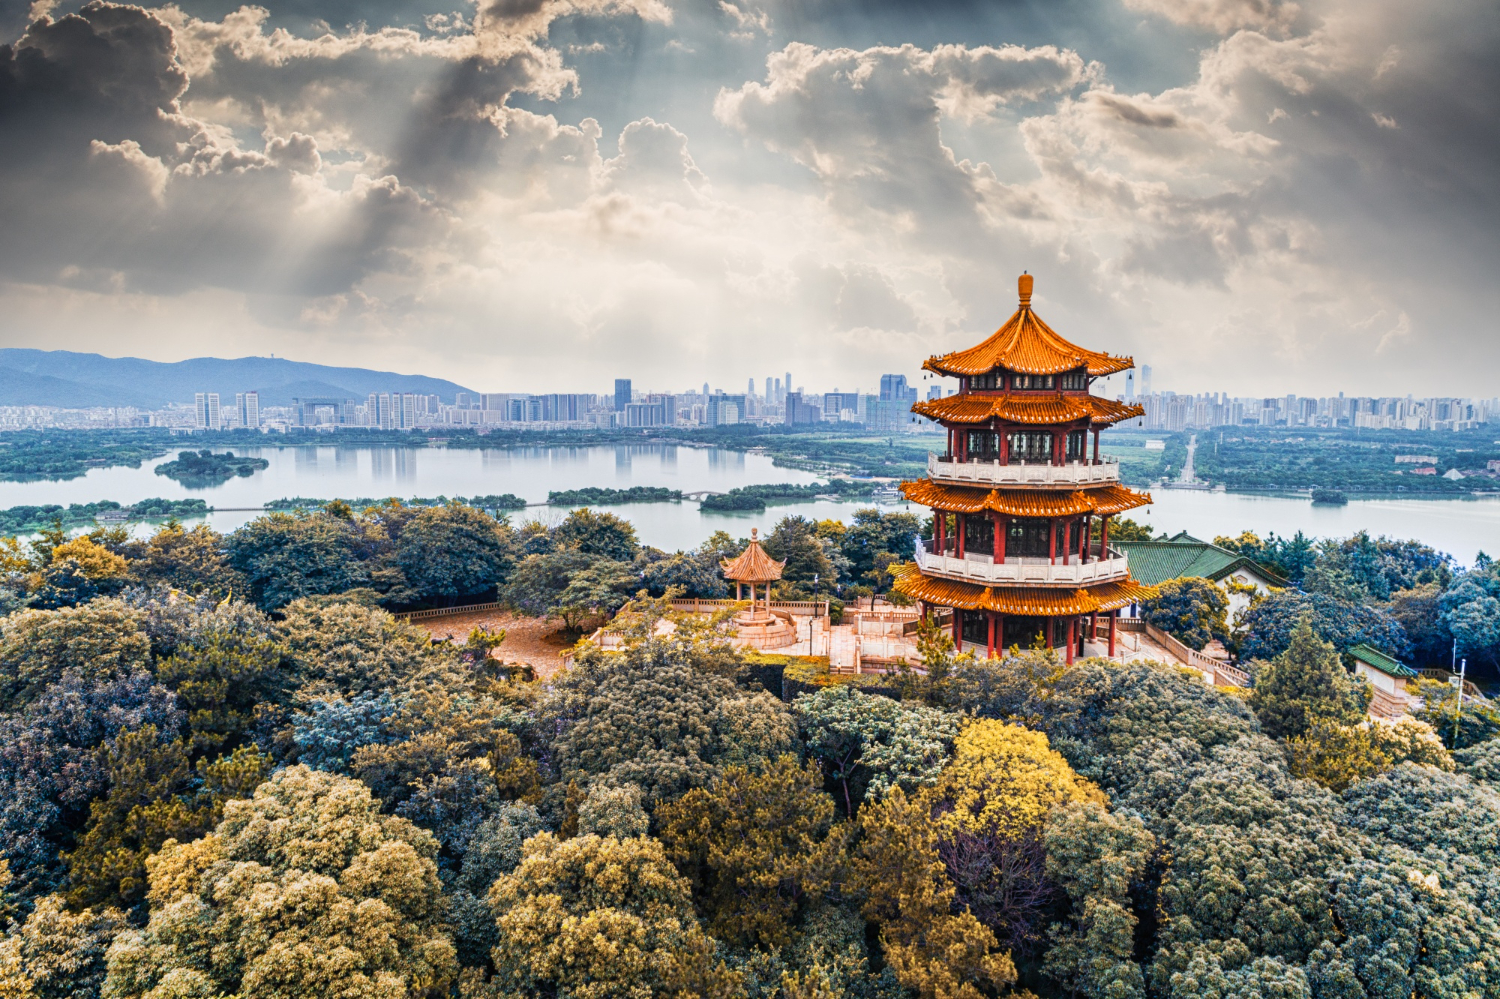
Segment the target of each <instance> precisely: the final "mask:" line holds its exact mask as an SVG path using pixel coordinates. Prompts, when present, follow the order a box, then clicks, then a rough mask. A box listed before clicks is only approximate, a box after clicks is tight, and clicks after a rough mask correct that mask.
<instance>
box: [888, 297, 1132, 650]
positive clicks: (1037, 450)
mask: <svg viewBox="0 0 1500 999" xmlns="http://www.w3.org/2000/svg"><path fill="white" fill-rule="evenodd" d="M1019 288H1020V297H1021V304H1020V308H1018V309H1017V310H1016V313H1015V315H1013V316H1011V317H1010V319H1009V320H1008V321H1007V322H1006V323H1005V325H1004V326H1002V327H1000V329H999V330H998V331H996V333H995V334H994V335H993V336H991V337H990V338H989V339H987V340H985V341H984V342H983V343H981V344H979V345H978V346H976V347H970V348H969V349H968V350H960V351H955V352H954V353H951V354H944V355H942V356H941V357H931V358H928V360H927V362H926V363H925V364H923V365H922V367H923V368H924V369H926V370H928V371H932V372H935V373H937V374H939V375H943V376H946V377H950V378H957V379H958V392H957V394H955V395H949V396H945V397H943V398H939V399H929V400H927V401H925V402H919V403H917V404H916V405H914V406H913V407H912V412H913V413H916V414H918V415H920V416H925V417H927V418H928V419H930V420H933V421H935V422H937V423H940V424H942V425H943V427H944V428H945V429H946V430H947V431H948V443H947V452H946V453H945V454H942V455H936V454H930V455H928V458H927V477H926V478H925V479H919V480H917V481H914V482H903V483H901V491H902V492H903V493H904V494H905V495H906V497H907V499H909V500H911V501H912V502H914V503H920V504H921V505H922V506H926V507H931V508H932V511H933V526H934V530H933V534H932V537H929V538H919V539H918V541H917V550H916V559H915V561H913V562H908V563H906V564H904V565H901V566H897V567H895V568H893V569H892V573H893V575H894V576H895V577H896V582H895V588H896V589H897V590H899V591H900V592H901V593H904V594H906V595H907V596H909V597H911V598H913V599H914V600H916V601H918V603H919V604H920V606H921V608H922V615H923V617H924V619H925V618H927V617H928V615H929V614H930V613H931V611H932V608H951V609H952V621H951V626H952V629H953V642H954V645H955V646H956V647H958V648H959V649H961V650H964V651H975V652H978V651H983V652H985V653H986V654H987V655H989V656H991V657H993V656H994V655H995V653H996V650H997V649H1005V648H1008V647H1009V646H1012V645H1020V646H1022V647H1029V646H1031V645H1033V644H1034V643H1035V642H1037V641H1038V640H1039V639H1040V641H1041V642H1042V643H1044V644H1045V645H1046V646H1047V647H1048V648H1060V649H1065V650H1066V653H1065V654H1066V658H1067V661H1068V662H1072V661H1073V657H1074V655H1075V654H1078V655H1082V654H1083V653H1084V643H1085V640H1086V637H1087V636H1090V635H1091V636H1092V639H1093V640H1094V641H1096V642H1097V641H1099V618H1100V616H1101V615H1103V616H1105V617H1106V618H1107V623H1108V629H1109V636H1108V648H1109V655H1110V656H1114V655H1115V632H1116V627H1115V618H1116V616H1117V614H1118V611H1119V609H1120V608H1121V607H1125V606H1127V605H1129V604H1130V603H1132V602H1135V601H1139V600H1142V599H1144V598H1146V597H1149V596H1152V595H1154V593H1155V591H1154V590H1152V589H1151V588H1150V587H1147V586H1142V585H1141V584H1140V583H1138V582H1136V581H1135V580H1134V579H1132V578H1131V576H1130V570H1129V568H1128V567H1127V566H1126V564H1125V555H1124V553H1122V552H1120V551H1118V550H1116V549H1113V548H1111V547H1110V546H1109V521H1110V518H1111V517H1113V516H1115V515H1116V514H1119V513H1121V512H1123V511H1125V510H1130V509H1134V508H1135V507H1138V506H1144V505H1145V504H1147V503H1150V502H1151V497H1150V495H1149V494H1146V493H1140V492H1136V491H1135V490H1133V489H1127V488H1126V487H1124V486H1122V485H1120V466H1119V464H1118V463H1117V462H1116V461H1115V460H1114V459H1112V458H1107V457H1106V458H1101V457H1100V456H1099V434H1100V431H1102V430H1103V429H1104V428H1105V427H1109V426H1113V425H1114V424H1116V423H1119V422H1120V421H1121V420H1127V419H1131V418H1132V417H1136V416H1142V415H1144V412H1145V411H1144V410H1143V409H1142V408H1141V407H1140V406H1133V405H1127V404H1125V403H1120V402H1113V401H1111V400H1109V399H1104V398H1101V397H1099V396H1095V395H1091V394H1090V393H1089V386H1090V384H1091V383H1092V381H1093V380H1094V379H1095V378H1100V377H1103V376H1105V375H1111V374H1115V373H1116V372H1120V371H1126V370H1128V369H1130V368H1133V367H1135V362H1134V361H1133V360H1132V359H1131V358H1128V357H1116V356H1114V355H1111V354H1104V353H1099V352H1096V351H1092V350H1085V349H1084V348H1082V347H1078V346H1075V345H1073V344H1071V343H1069V342H1068V341H1067V340H1064V339H1063V338H1062V337H1061V336H1059V335H1058V334H1057V333H1055V332H1053V330H1052V328H1051V327H1049V326H1048V325H1047V324H1046V323H1044V322H1042V320H1041V318H1040V317H1038V316H1037V315H1036V313H1034V312H1033V311H1032V310H1031V290H1032V277H1031V275H1029V274H1023V275H1021V278H1020V281H1019ZM1090 432H1092V433H1093V435H1094V439H1093V442H1092V447H1091V446H1090V441H1089V434H1090ZM1096 520H1097V521H1098V526H1099V540H1098V541H1091V540H1090V536H1091V535H1092V533H1093V525H1094V522H1095V521H1096Z"/></svg>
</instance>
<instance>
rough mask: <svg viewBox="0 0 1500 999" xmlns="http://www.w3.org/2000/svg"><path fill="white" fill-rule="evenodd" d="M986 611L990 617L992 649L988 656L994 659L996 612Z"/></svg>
mask: <svg viewBox="0 0 1500 999" xmlns="http://www.w3.org/2000/svg"><path fill="white" fill-rule="evenodd" d="M985 613H986V615H987V616H988V617H989V619H990V650H989V656H988V658H990V659H993V658H995V612H994V611H986V612H985Z"/></svg>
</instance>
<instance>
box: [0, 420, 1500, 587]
mask: <svg viewBox="0 0 1500 999" xmlns="http://www.w3.org/2000/svg"><path fill="white" fill-rule="evenodd" d="M235 451H236V453H239V454H250V455H254V456H256V457H261V458H265V459H266V460H267V461H269V462H270V463H271V465H270V467H269V468H268V469H266V470H265V471H263V472H257V473H256V474H254V475H252V476H250V477H248V478H235V479H231V480H230V481H229V482H226V483H224V484H223V485H219V486H213V487H209V488H206V489H198V488H188V487H186V486H183V485H182V484H180V483H178V482H176V481H174V480H172V479H169V478H167V477H166V476H163V475H156V474H154V472H153V471H152V468H153V467H154V465H155V464H156V463H151V464H149V465H142V467H140V468H100V469H94V470H92V471H90V472H89V473H88V474H87V475H85V476H83V477H82V478H77V479H71V480H67V481H51V482H0V508H4V507H10V506H17V505H20V504H39V503H62V504H68V503H88V502H96V501H98V500H116V501H118V502H120V503H125V504H129V503H133V502H136V501H138V500H142V499H146V498H148V497H152V496H162V497H167V498H170V499H177V498H189V497H200V498H202V499H204V500H205V501H206V502H207V503H208V504H209V505H210V506H213V507H216V508H218V509H217V510H216V511H215V512H214V513H212V514H210V515H209V517H208V518H207V520H208V522H209V523H210V524H212V525H213V526H214V528H215V529H217V530H220V531H228V530H233V529H234V528H236V527H238V526H240V525H241V524H243V523H245V522H246V521H248V520H251V519H253V518H254V517H255V516H257V513H256V512H255V511H254V510H249V511H244V510H239V511H237V510H233V509H226V508H234V507H259V506H261V505H263V504H264V503H266V502H267V501H269V500H273V499H278V498H281V497H285V496H308V497H313V498H318V499H335V498H338V497H344V498H351V499H352V498H358V497H383V496H398V497H401V498H407V497H412V496H438V495H444V496H475V495H485V494H490V493H515V494H516V495H518V496H522V497H524V498H525V499H527V500H528V501H531V502H541V501H544V500H546V498H547V493H548V492H549V491H551V490H556V489H578V488H583V487H585V486H600V487H614V488H625V487H628V486H666V487H667V488H671V489H681V490H682V491H683V492H695V491H697V490H702V489H709V490H713V491H715V492H724V491H727V490H729V489H733V488H735V487H736V486H745V485H753V484H760V483H769V482H796V483H806V482H813V481H816V480H817V477H816V476H815V475H813V474H812V473H809V472H800V471H796V470H794V469H786V468H777V467H776V466H775V465H773V464H772V462H771V459H770V458H767V457H763V456H760V455H755V454H742V453H739V452H734V451H720V450H717V449H714V448H694V447H678V446H673V445H664V444H645V445H617V446H606V447H581V448H568V447H554V448H527V449H515V450H483V451H481V450H452V451H449V450H446V449H443V448H371V447H362V448H349V447H333V446H328V447H297V448H237V449H235ZM167 460H169V459H168V458H163V459H161V461H167ZM1154 497H1155V501H1154V502H1153V504H1152V505H1151V506H1150V507H1148V508H1145V509H1142V510H1138V511H1134V512H1132V513H1131V514H1130V516H1132V517H1134V519H1136V520H1138V521H1144V522H1146V523H1149V524H1151V526H1152V527H1153V528H1154V529H1156V530H1157V531H1169V532H1173V533H1175V532H1177V531H1188V532H1189V533H1191V534H1194V535H1196V536H1198V537H1202V538H1205V539H1211V538H1213V537H1214V536H1215V535H1218V534H1238V533H1239V532H1240V531H1242V530H1252V531H1255V532H1256V533H1258V534H1260V535H1262V536H1264V535H1265V534H1266V533H1268V532H1271V531H1274V532H1275V533H1277V534H1279V535H1290V534H1293V533H1295V532H1296V531H1298V530H1301V531H1304V532H1306V533H1307V534H1309V535H1314V536H1318V537H1328V536H1345V535H1349V534H1352V533H1354V532H1355V531H1357V530H1360V529H1365V530H1368V531H1370V533H1372V534H1387V535H1391V536H1394V537H1401V538H1417V539H1419V540H1421V541H1423V542H1425V543H1427V544H1430V545H1433V546H1434V547H1436V548H1438V549H1440V550H1441V551H1446V552H1450V553H1452V554H1453V555H1454V556H1455V557H1456V558H1457V559H1458V560H1459V561H1460V562H1463V563H1465V564H1469V563H1471V562H1472V561H1473V559H1474V555H1475V553H1476V552H1477V551H1479V550H1481V549H1483V550H1485V551H1488V552H1489V553H1490V554H1492V555H1500V497H1487V498H1483V499H1480V498H1467V499H1456V500H1415V499H1411V500H1406V499H1392V500H1384V499H1381V500H1351V501H1350V502H1349V504H1348V505H1347V506H1338V507H1334V506H1317V507H1315V506H1313V505H1312V504H1311V503H1310V502H1309V501H1308V500H1307V499H1305V498H1299V497H1278V496H1249V495H1241V494H1236V493H1209V492H1189V491H1175V490H1159V491H1157V492H1156V493H1155V494H1154ZM869 505H870V504H869V502H868V501H866V502H853V503H840V502H831V501H823V500H819V501H816V502H810V503H796V504H788V505H785V506H773V507H770V508H768V509H767V510H766V512H765V513H762V514H711V513H710V514H705V513H700V512H699V510H698V504H697V503H694V502H691V501H683V502H681V503H651V504H631V505H627V506H619V507H612V508H609V509H612V510H613V511H614V512H615V513H617V514H619V515H620V516H622V517H625V518H626V519H628V520H630V521H631V522H632V523H634V524H635V526H636V531H637V533H638V534H639V536H640V538H641V540H642V541H643V542H645V543H646V544H650V545H655V546H657V547H660V548H665V549H668V550H673V549H677V548H690V547H692V546H694V545H696V544H698V543H699V542H700V541H702V540H703V539H704V538H706V537H707V536H708V535H709V534H711V533H713V532H714V531H716V530H720V529H723V530H727V531H730V532H731V533H733V534H735V535H736V536H744V535H746V534H748V533H749V531H750V528H751V527H759V528H761V529H762V530H767V529H769V528H770V527H772V526H774V524H775V523H776V521H778V520H780V519H781V518H782V517H784V516H786V515H788V514H794V513H795V514H802V515H804V516H808V517H814V518H818V519H822V518H837V519H840V520H849V519H850V518H851V517H852V515H853V512H854V511H855V510H857V509H859V508H861V507H865V506H869ZM887 509H894V510H900V509H908V508H907V507H906V505H905V504H895V505H892V506H888V507H887ZM909 509H911V510H912V512H925V511H922V510H921V509H920V508H915V507H912V508H909ZM565 514H566V511H565V510H562V509H557V508H551V507H541V508H532V509H530V510H527V511H524V512H521V513H518V514H515V515H513V517H512V519H513V520H514V519H519V518H524V517H533V516H534V517H538V518H541V519H542V520H561V519H562V517H563V516H565Z"/></svg>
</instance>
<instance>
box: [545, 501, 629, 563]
mask: <svg viewBox="0 0 1500 999" xmlns="http://www.w3.org/2000/svg"><path fill="white" fill-rule="evenodd" d="M552 537H553V540H554V541H556V543H557V544H558V545H560V546H562V547H564V548H572V549H574V550H575V551H580V552H582V553H583V554H585V555H598V556H600V557H601V558H607V559H611V560H612V561H615V562H629V561H630V560H632V559H634V558H635V556H636V552H637V550H639V548H640V544H639V542H637V541H636V538H635V528H634V527H632V526H631V524H630V521H628V520H622V519H621V518H619V517H616V516H615V515H614V514H612V513H596V512H595V511H593V510H590V509H589V508H588V507H583V508H582V509H579V510H574V511H573V512H572V513H570V514H568V516H567V517H566V518H564V519H563V522H562V523H561V524H558V525H557V529H556V530H555V531H553V532H552Z"/></svg>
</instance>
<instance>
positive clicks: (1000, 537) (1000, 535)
mask: <svg viewBox="0 0 1500 999" xmlns="http://www.w3.org/2000/svg"><path fill="white" fill-rule="evenodd" d="M990 524H991V525H992V526H993V527H994V528H995V551H994V559H995V564H996V565H999V564H1000V563H1001V562H1004V561H1005V532H1004V531H1002V530H1001V529H1000V515H999V514H998V513H995V514H991V515H990Z"/></svg>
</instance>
